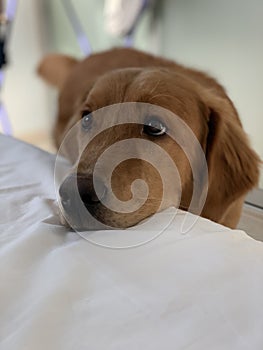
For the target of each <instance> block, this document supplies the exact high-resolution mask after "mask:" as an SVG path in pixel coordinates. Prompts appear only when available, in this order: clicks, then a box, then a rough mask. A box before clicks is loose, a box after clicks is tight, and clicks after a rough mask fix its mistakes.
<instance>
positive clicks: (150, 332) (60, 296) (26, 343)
mask: <svg viewBox="0 0 263 350" xmlns="http://www.w3.org/2000/svg"><path fill="white" fill-rule="evenodd" d="M0 149H1V158H0V173H1V176H0V196H1V216H0V240H1V245H0V281H1V282H0V348H1V349H3V350H11V349H12V350H29V349H36V350H42V349H43V350H44V349H45V350H46V349H52V350H53V349H54V350H55V349H56V350H59V349H61V350H62V349H63V350H73V349H74V350H75V349H78V350H82V349H83V350H84V349H92V350H101V349H107V350H113V349H114V350H117V349H126V350H128V349H132V350H134V349H152V350H155V349H156V350H157V349H158V350H159V349H166V350H169V349H171V350H174V349H176V350H183V349H184V350H186V349H187V350H199V349H200V350H205V349H212V350H222V349H224V350H243V349H247V350H248V349H249V350H250V349H253V350H262V348H263V332H262V327H263V297H262V292H263V243H262V242H259V241H256V240H254V239H252V238H251V237H249V236H248V235H247V234H246V233H245V232H243V231H239V230H230V229H228V228H226V227H223V226H220V225H218V224H215V223H213V222H211V221H209V220H206V219H203V218H195V217H194V216H192V219H193V220H194V221H195V224H194V225H193V226H192V228H191V229H190V230H188V231H187V232H184V233H182V230H181V227H182V224H183V222H184V220H185V216H186V213H185V212H183V211H177V212H176V211H175V209H173V208H170V209H168V210H166V211H164V212H162V213H158V214H156V215H155V216H154V218H153V221H152V222H151V224H150V225H147V224H145V225H138V226H137V227H136V228H134V229H131V230H130V233H131V234H136V232H141V233H142V234H145V233H147V234H149V233H152V232H153V231H154V230H156V227H157V226H158V225H164V227H166V226H165V225H166V222H167V221H169V220H170V221H169V222H170V224H169V225H167V227H166V229H164V230H163V232H162V234H160V235H157V236H156V237H155V239H152V240H150V241H149V242H148V243H147V244H141V245H138V246H137V247H130V248H125V249H120V247H119V246H118V244H119V242H120V239H121V238H120V237H125V235H127V232H128V235H129V234H130V233H129V231H127V230H125V231H111V232H110V234H109V235H108V233H109V232H108V233H107V232H103V231H101V232H91V233H90V235H89V237H91V239H90V240H87V239H84V238H83V237H81V236H80V235H79V234H77V233H76V232H72V231H70V230H68V229H67V228H65V227H63V226H61V225H60V223H59V220H58V215H57V205H56V196H55V187H54V164H55V160H56V157H55V156H54V155H51V154H48V153H46V152H44V151H41V150H40V149H37V148H34V147H33V146H31V145H28V144H25V143H22V142H20V141H18V140H16V139H14V138H11V137H7V136H4V135H0ZM60 163H61V164H60ZM58 164H59V166H61V167H63V166H65V164H64V162H63V160H62V159H61V160H58ZM141 233H140V234H141ZM109 237H110V238H109ZM105 240H107V244H106V246H102V245H101V244H100V243H101V242H105ZM114 245H115V246H114ZM122 248H123V247H122Z"/></svg>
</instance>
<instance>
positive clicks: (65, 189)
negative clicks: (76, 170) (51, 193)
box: [59, 174, 107, 210]
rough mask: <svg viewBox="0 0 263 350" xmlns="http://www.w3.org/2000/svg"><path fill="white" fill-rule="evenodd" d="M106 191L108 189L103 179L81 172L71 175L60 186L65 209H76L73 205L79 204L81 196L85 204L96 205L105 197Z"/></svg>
mask: <svg viewBox="0 0 263 350" xmlns="http://www.w3.org/2000/svg"><path fill="white" fill-rule="evenodd" d="M94 183H95V187H96V191H95V189H94ZM106 193H107V189H106V187H105V185H104V184H103V182H102V181H101V180H99V179H93V177H92V176H86V175H80V174H78V175H77V174H71V175H69V176H68V177H67V178H66V179H65V180H64V182H63V183H62V185H61V186H60V188H59V195H60V198H61V202H62V205H63V207H64V209H65V210H67V209H69V208H71V209H74V208H72V207H74V206H77V205H76V204H77V201H78V199H79V197H80V198H81V200H82V202H83V203H84V204H85V206H91V205H96V204H98V203H99V202H100V201H101V200H102V199H103V198H105V196H106Z"/></svg>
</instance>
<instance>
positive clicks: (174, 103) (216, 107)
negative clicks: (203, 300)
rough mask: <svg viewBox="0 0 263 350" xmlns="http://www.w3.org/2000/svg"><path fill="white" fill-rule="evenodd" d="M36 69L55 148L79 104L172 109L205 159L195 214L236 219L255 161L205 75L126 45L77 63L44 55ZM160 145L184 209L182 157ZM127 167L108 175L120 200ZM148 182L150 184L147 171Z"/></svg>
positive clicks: (226, 103)
mask: <svg viewBox="0 0 263 350" xmlns="http://www.w3.org/2000/svg"><path fill="white" fill-rule="evenodd" d="M39 73H40V75H42V76H43V77H44V78H45V79H46V80H47V81H49V82H50V83H52V84H53V85H56V86H57V87H58V88H59V90H60V97H59V112H58V118H57V122H56V126H55V129H54V137H55V142H56V145H57V146H59V145H60V144H61V142H62V140H63V138H64V136H65V134H66V132H67V131H68V130H69V129H70V127H71V126H72V125H74V123H76V122H77V121H78V120H79V119H80V116H81V110H83V109H85V108H87V107H88V108H89V109H91V110H92V111H94V110H97V109H99V108H101V107H104V106H108V105H111V104H114V103H121V102H133V101H137V102H148V103H151V104H155V105H159V106H161V107H164V108H167V109H169V110H170V111H172V112H174V113H175V114H177V115H179V116H180V117H181V118H182V119H183V120H184V121H185V122H186V123H187V124H188V125H189V126H190V128H191V129H192V130H193V132H194V133H195V135H196V136H197V138H198V139H199V141H200V143H201V145H202V148H203V149H204V152H205V153H206V157H207V163H208V170H209V190H208V196H207V200H206V203H205V206H204V209H203V212H202V216H204V217H206V218H209V219H211V220H214V221H216V222H219V223H222V224H224V225H227V226H229V227H235V226H236V225H237V223H238V220H239V217H240V211H241V208H242V203H243V200H244V196H245V195H246V193H247V192H248V191H249V190H251V189H252V188H253V187H254V186H255V185H256V184H257V182H258V178H259V163H260V160H259V157H258V156H257V154H256V153H255V152H254V151H253V150H252V149H251V147H250V145H249V142H248V139H247V136H246V134H245V132H244V130H243V128H242V125H241V122H240V119H239V117H238V114H237V111H236V109H235V107H234V105H233V103H232V102H231V100H230V99H229V98H228V96H227V95H226V93H225V90H224V89H223V87H222V86H221V85H220V84H218V83H217V82H216V81H215V80H214V79H213V78H211V77H209V76H208V75H206V74H205V73H203V72H199V71H196V70H193V69H189V68H186V67H184V66H181V65H179V64H177V63H175V62H172V61H169V60H166V59H163V58H160V57H155V56H152V55H149V54H146V53H143V52H140V51H137V50H133V49H114V50H110V51H106V52H102V53H98V54H94V55H91V56H90V57H88V58H86V59H84V60H83V61H79V62H78V61H76V60H74V59H72V58H68V57H65V56H59V55H56V56H54V55H52V56H48V57H47V58H45V59H44V61H43V62H42V63H41V65H40V67H39ZM193 116H195V117H194V118H193ZM125 132H126V133H129V132H131V131H129V130H126V131H125ZM132 132H134V133H135V134H136V132H135V131H132ZM107 140H108V141H109V143H111V142H114V137H113V136H112V139H110V137H109V135H108V137H107ZM97 142H98V144H99V143H100V142H102V140H99V139H98V140H97ZM158 142H159V141H158ZM104 146H105V147H106V146H107V145H104ZM162 147H163V148H166V149H168V150H169V152H170V153H171V154H172V156H173V157H174V159H175V162H176V161H178V162H179V163H180V164H179V165H180V169H181V171H182V172H183V173H182V174H180V175H181V177H182V178H184V179H186V180H185V182H184V184H183V194H182V201H181V208H183V209H187V208H188V206H189V201H190V199H191V198H190V197H191V194H192V182H191V173H190V168H189V165H188V164H187V159H186V158H185V157H184V156H183V155H180V156H179V158H180V157H181V158H180V160H178V159H177V157H178V150H176V148H175V147H174V145H173V144H172V143H171V142H170V141H169V140H167V141H165V142H163V144H162ZM100 151H101V149H100ZM89 162H91V161H90V160H88V158H87V157H84V159H83V162H82V164H80V168H81V167H82V168H83V169H82V171H83V172H85V171H87V163H89ZM142 167H143V165H142ZM85 169H86V170H85ZM129 169H131V167H130V165H129V167H128V166H127V167H126V168H125V167H124V168H123V169H122V170H121V171H120V173H119V175H118V176H117V178H116V179H117V181H116V182H117V183H118V185H117V184H116V185H115V189H116V192H118V191H119V193H118V196H119V197H120V198H122V199H124V200H127V198H128V197H129V193H130V192H129V191H128V189H126V188H128V183H126V182H123V181H124V180H122V179H123V178H125V177H126V178H127V176H129V175H128V174H130V177H131V179H129V181H132V178H134V177H135V178H136V176H137V175H138V174H136V173H133V172H132V171H130V170H129ZM147 171H148V170H145V169H143V171H141V174H142V173H143V174H144V175H142V176H145V177H147ZM167 171H168V170H167ZM120 174H121V175H120ZM141 174H140V175H141ZM129 181H128V182H129ZM148 181H150V182H151V181H152V182H154V183H155V186H156V182H157V180H156V179H155V178H154V176H153V177H152V178H151V177H150V179H149V178H148ZM113 186H114V180H113ZM120 188H121V189H122V192H120ZM157 192H158V191H157ZM157 192H156V193H157ZM155 207H156V203H155V204H153V203H152V205H150V204H149V205H148V207H147V206H146V208H144V210H143V211H142V212H140V213H137V214H136V215H134V216H133V217H132V218H131V216H129V217H126V218H123V217H122V218H119V219H118V218H117V217H116V218H114V219H112V221H114V222H115V221H116V220H117V221H116V222H118V225H120V226H124V227H125V226H130V225H133V224H136V223H137V222H138V221H140V220H142V219H143V218H145V217H147V216H149V215H151V214H153V213H154V210H155V209H156V208H155ZM104 214H105V215H106V214H107V215H110V214H109V213H104ZM120 221H122V222H123V224H122V223H121V222H120Z"/></svg>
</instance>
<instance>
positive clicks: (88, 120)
mask: <svg viewBox="0 0 263 350" xmlns="http://www.w3.org/2000/svg"><path fill="white" fill-rule="evenodd" d="M81 118H82V119H81V126H82V129H83V130H85V131H87V130H89V129H90V128H91V124H92V114H91V112H90V111H84V112H83V113H82V115H81Z"/></svg>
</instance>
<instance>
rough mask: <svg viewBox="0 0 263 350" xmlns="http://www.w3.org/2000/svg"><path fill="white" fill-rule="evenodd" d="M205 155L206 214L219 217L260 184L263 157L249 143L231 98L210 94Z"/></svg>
mask: <svg viewBox="0 0 263 350" xmlns="http://www.w3.org/2000/svg"><path fill="white" fill-rule="evenodd" d="M206 105H207V106H208V108H209V115H208V129H209V131H208V137H207V145H206V157H207V164H208V172H209V189H208V197H207V201H206V205H205V208H204V211H205V216H207V217H209V218H211V219H212V220H215V221H219V222H220V218H222V217H223V216H224V214H225V213H226V211H227V209H228V208H229V206H230V205H231V204H232V203H233V202H234V201H236V200H238V199H240V198H242V197H243V196H244V195H245V194H246V193H247V192H248V191H249V190H251V189H252V188H253V187H254V186H256V185H257V183H258V180H259V165H260V158H259V157H258V155H257V154H256V153H255V152H254V151H253V150H252V148H251V147H250V144H249V141H248V138H247V135H246V134H245V132H244V130H243V128H242V125H241V122H240V120H239V118H238V115H237V112H236V110H235V108H234V106H233V104H232V102H231V101H230V100H229V99H228V98H218V97H214V96H212V97H211V96H210V98H208V100H207V101H206Z"/></svg>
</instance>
